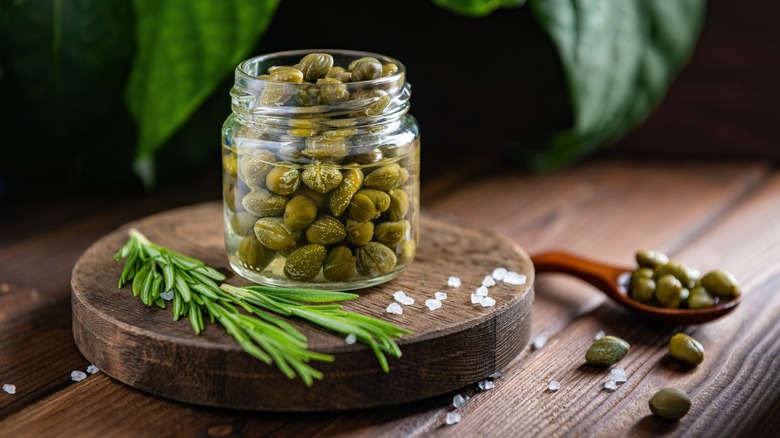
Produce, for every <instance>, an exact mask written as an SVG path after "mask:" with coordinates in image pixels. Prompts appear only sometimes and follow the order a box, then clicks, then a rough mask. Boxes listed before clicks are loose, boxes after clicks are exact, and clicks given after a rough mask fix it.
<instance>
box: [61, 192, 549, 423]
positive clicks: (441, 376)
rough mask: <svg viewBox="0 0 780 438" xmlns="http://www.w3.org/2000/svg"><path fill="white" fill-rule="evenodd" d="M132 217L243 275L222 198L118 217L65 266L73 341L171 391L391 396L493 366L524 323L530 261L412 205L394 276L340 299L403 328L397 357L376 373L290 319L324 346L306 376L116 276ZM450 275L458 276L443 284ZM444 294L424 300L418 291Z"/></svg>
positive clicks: (249, 401) (290, 399)
mask: <svg viewBox="0 0 780 438" xmlns="http://www.w3.org/2000/svg"><path fill="white" fill-rule="evenodd" d="M130 227H135V228H137V229H138V230H139V231H141V232H142V233H143V234H145V235H146V236H147V237H148V238H149V239H150V240H151V241H153V242H155V243H158V244H160V245H163V246H167V247H170V248H172V249H174V250H176V251H179V252H182V253H185V254H188V255H191V256H194V257H197V258H199V259H201V260H203V261H205V262H206V263H207V264H208V265H210V266H213V267H215V268H217V269H219V270H220V271H222V272H223V273H225V274H226V275H227V276H228V279H227V281H226V282H227V283H230V284H234V285H245V284H247V281H246V280H244V279H242V278H240V277H238V276H237V275H236V274H234V273H233V272H232V271H231V270H230V268H229V267H228V261H227V257H226V255H225V249H224V243H223V235H222V204H221V203H218V202H213V203H206V204H199V205H195V206H191V207H186V208H181V209H176V210H171V211H168V212H164V213H160V214H157V215H154V216H150V217H147V218H144V219H141V220H139V221H136V222H133V223H130V224H127V225H125V226H124V227H122V228H120V229H118V230H117V231H115V232H113V233H111V234H109V235H107V236H105V237H103V238H102V239H100V240H99V241H97V242H96V243H95V244H93V245H92V246H91V247H90V248H89V249H88V250H87V251H86V252H85V253H84V254H83V255H82V256H81V258H80V259H79V261H78V262H77V263H76V266H75V268H74V270H73V277H72V287H73V298H72V305H73V335H74V338H75V341H76V344H77V345H78V347H79V349H80V350H81V352H82V353H83V354H84V356H86V358H87V359H89V360H90V361H91V362H92V363H94V364H95V365H97V366H98V367H99V368H100V369H101V370H102V371H104V372H105V373H106V374H108V375H109V376H111V377H113V378H115V379H117V380H119V381H121V382H124V383H126V384H128V385H130V386H132V387H134V388H137V389H140V390H142V391H146V392H149V393H152V394H156V395H160V396H163V397H167V398H170V399H174V400H179V401H183V402H187V403H194V404H199V405H207V406H215V407H222V408H238V409H251V410H265V411H338V410H347V409H359V408H369V407H377V406H387V405H394V404H399V403H404V402H410V401H414V400H420V399H424V398H428V397H432V396H435V395H439V394H443V393H447V392H450V391H454V390H457V389H459V388H462V387H464V386H466V385H469V384H472V383H475V382H477V381H480V380H483V379H485V378H486V377H487V376H489V375H490V374H491V373H493V372H495V371H497V370H501V369H502V368H503V367H505V366H506V365H507V364H508V363H509V361H510V360H512V358H514V357H515V356H516V355H517V354H518V353H520V351H521V350H522V349H523V348H524V347H525V345H526V344H527V342H528V338H529V336H530V330H531V309H532V304H533V287H532V286H533V281H534V272H533V265H532V264H531V261H530V259H529V257H528V255H527V254H526V253H525V252H523V250H522V249H520V248H519V247H518V246H517V245H515V244H514V243H512V242H511V241H509V240H507V239H506V238H504V237H501V236H499V235H496V234H494V233H491V232H488V231H485V230H481V229H476V228H471V227H467V226H464V225H462V224H458V223H455V222H454V221H451V220H448V219H445V218H442V217H439V216H437V217H431V216H430V215H425V214H423V215H422V217H421V221H420V236H421V240H420V245H419V248H418V250H417V256H416V258H415V261H414V263H412V265H411V266H410V267H409V268H408V269H407V270H406V272H404V273H403V274H401V275H400V276H399V277H398V278H396V279H395V280H392V281H390V282H388V283H385V284H383V285H379V286H375V287H371V288H367V289H364V290H360V291H357V293H359V294H360V295H361V297H360V298H359V299H357V300H355V301H350V302H346V303H344V308H345V310H348V311H353V312H360V313H363V314H367V315H370V316H374V317H377V318H380V319H383V320H386V321H389V322H392V323H395V324H398V325H400V326H402V327H405V328H407V329H410V330H412V332H413V334H411V335H407V336H404V337H403V338H401V339H400V340H399V341H398V344H399V346H400V347H401V351H402V353H403V355H402V357H401V358H398V359H396V358H389V363H390V372H389V373H385V372H383V371H382V370H381V368H380V367H379V364H378V362H377V360H376V358H375V357H374V355H373V353H372V352H371V350H370V349H369V348H368V347H367V346H365V345H362V344H354V345H347V344H346V343H345V342H344V338H343V337H342V336H340V335H334V334H331V333H329V332H326V331H323V330H320V329H317V328H313V327H310V326H308V325H306V324H304V323H299V322H298V321H294V325H295V326H296V327H297V328H299V329H300V330H301V331H302V332H303V333H304V334H306V336H307V337H308V338H309V347H310V348H311V349H312V350H315V351H320V352H325V353H328V354H331V355H333V356H334V357H335V361H334V362H332V363H317V362H315V363H313V365H314V367H315V368H317V369H319V370H320V371H322V372H323V373H324V375H325V377H324V378H323V379H322V380H319V381H315V383H314V385H313V386H312V387H310V388H309V387H307V386H306V385H304V384H303V382H302V381H301V380H300V379H294V380H290V379H287V378H286V377H284V376H283V375H282V374H281V373H280V372H279V371H278V370H277V369H276V368H275V367H272V366H268V365H266V364H264V363H262V362H260V361H258V360H257V359H255V358H253V357H252V356H250V355H248V354H246V353H244V352H243V351H242V350H241V348H240V347H239V346H238V345H237V344H236V343H235V342H234V340H233V338H231V337H230V335H228V334H227V333H226V332H225V330H224V329H223V328H222V327H221V326H219V325H216V324H210V323H208V322H207V325H206V330H205V331H204V332H203V333H201V334H200V335H195V334H194V333H193V331H192V328H191V327H190V324H189V321H188V320H186V318H185V319H181V320H179V321H178V322H175V321H173V318H172V314H171V311H170V309H166V310H163V309H159V308H157V307H156V306H154V307H146V306H145V305H143V304H142V303H141V301H140V299H138V298H135V297H133V293H132V291H131V290H130V285H125V286H124V287H123V288H122V289H118V288H117V281H118V279H119V274H120V272H121V268H122V265H123V264H122V263H118V262H116V261H114V259H113V256H114V254H115V253H116V252H117V250H119V248H120V247H121V246H122V245H123V244H124V243H125V242H126V241H127V237H128V236H127V230H128V229H129V228H130ZM497 267H505V268H507V269H509V270H513V271H517V272H519V273H521V274H525V275H526V276H527V278H528V280H527V282H526V284H525V285H522V286H514V285H509V284H507V283H503V282H498V284H497V285H495V286H493V287H491V288H490V289H489V290H490V296H491V297H493V298H494V299H495V300H496V305H495V306H494V307H482V306H481V305H479V304H471V298H470V296H471V293H472V292H474V291H475V289H476V288H477V287H478V286H479V285H480V284H481V283H482V279H483V278H484V277H485V276H486V275H489V274H490V273H491V272H492V270H493V269H494V268H497ZM451 275H454V276H457V277H459V278H460V279H461V280H462V286H460V287H458V288H450V287H448V286H447V279H448V278H449V277H450V276H451ZM397 290H403V291H404V292H405V293H406V295H408V296H411V297H413V298H414V299H415V303H414V304H413V305H410V306H402V307H403V314H402V315H393V314H388V313H386V312H385V309H386V308H387V306H388V304H390V303H392V302H393V292H395V291H397ZM436 291H443V292H446V293H447V294H448V297H447V299H446V300H444V301H442V307H441V308H439V309H437V310H434V311H431V310H429V309H428V308H427V307H426V306H425V300H426V299H428V298H433V296H434V293H435V292H436Z"/></svg>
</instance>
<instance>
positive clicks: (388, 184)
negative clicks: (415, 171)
mask: <svg viewBox="0 0 780 438" xmlns="http://www.w3.org/2000/svg"><path fill="white" fill-rule="evenodd" d="M408 178H409V173H408V172H407V173H406V174H404V172H403V169H402V168H401V166H399V165H398V163H393V164H388V165H386V166H382V167H380V168H379V169H376V170H374V171H373V172H371V173H369V174H368V175H366V180H365V185H366V187H371V188H373V189H379V190H384V191H386V192H387V191H390V190H392V189H394V188H396V187H399V186H401V185H403V184H404V183H405V182H406V180H407V179H408Z"/></svg>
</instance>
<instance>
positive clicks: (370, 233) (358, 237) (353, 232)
mask: <svg viewBox="0 0 780 438" xmlns="http://www.w3.org/2000/svg"><path fill="white" fill-rule="evenodd" d="M346 231H347V242H349V243H351V244H353V245H355V246H363V245H365V244H367V243H368V242H370V241H371V239H372V238H373V237H374V223H373V222H370V221H367V222H357V221H354V220H352V219H347V226H346Z"/></svg>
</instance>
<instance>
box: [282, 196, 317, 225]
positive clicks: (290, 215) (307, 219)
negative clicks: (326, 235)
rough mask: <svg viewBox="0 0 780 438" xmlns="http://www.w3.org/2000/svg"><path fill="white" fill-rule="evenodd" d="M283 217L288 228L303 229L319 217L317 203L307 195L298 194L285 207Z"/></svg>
mask: <svg viewBox="0 0 780 438" xmlns="http://www.w3.org/2000/svg"><path fill="white" fill-rule="evenodd" d="M283 217H284V226H285V227H287V229H288V230H290V231H298V230H302V229H304V228H306V227H308V226H309V225H310V224H311V223H312V222H314V219H316V218H317V203H316V202H315V201H314V200H313V199H311V198H310V197H308V196H306V195H296V196H294V197H293V198H292V199H290V202H288V203H287V205H286V206H285V207H284V216H283Z"/></svg>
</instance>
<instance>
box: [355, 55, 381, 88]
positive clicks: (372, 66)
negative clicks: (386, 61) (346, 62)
mask: <svg viewBox="0 0 780 438" xmlns="http://www.w3.org/2000/svg"><path fill="white" fill-rule="evenodd" d="M349 71H351V72H352V82H360V81H370V80H373V79H377V78H380V77H381V76H382V64H381V63H380V62H379V61H377V60H370V59H362V60H361V59H359V60H357V61H355V64H354V66H352V68H350V69H349Z"/></svg>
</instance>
